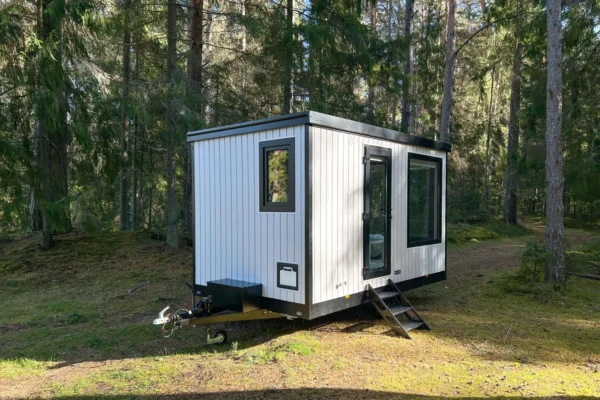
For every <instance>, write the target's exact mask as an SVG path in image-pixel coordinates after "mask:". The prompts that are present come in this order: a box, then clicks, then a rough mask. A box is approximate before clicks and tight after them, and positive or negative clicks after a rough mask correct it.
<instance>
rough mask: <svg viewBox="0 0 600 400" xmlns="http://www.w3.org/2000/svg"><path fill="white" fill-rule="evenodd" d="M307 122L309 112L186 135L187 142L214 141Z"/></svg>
mask: <svg viewBox="0 0 600 400" xmlns="http://www.w3.org/2000/svg"><path fill="white" fill-rule="evenodd" d="M308 122H309V112H308V111H303V112H299V113H294V114H286V115H279V116H276V117H271V118H264V119H259V120H256V121H248V122H241V123H239V124H233V125H225V126H220V127H216V128H209V129H203V130H200V131H192V132H188V133H187V141H188V142H195V141H197V140H207V139H214V138H218V137H224V136H234V135H242V134H244V133H251V132H258V131H263V130H268V129H277V128H283V127H286V126H292V125H302V124H306V123H308Z"/></svg>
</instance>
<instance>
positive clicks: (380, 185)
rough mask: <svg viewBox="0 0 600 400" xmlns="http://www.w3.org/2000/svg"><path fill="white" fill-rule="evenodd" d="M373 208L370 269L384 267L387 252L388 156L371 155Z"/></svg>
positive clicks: (371, 270)
mask: <svg viewBox="0 0 600 400" xmlns="http://www.w3.org/2000/svg"><path fill="white" fill-rule="evenodd" d="M369 162H370V163H371V165H370V167H371V168H370V183H371V210H370V218H369V270H370V272H374V271H377V270H381V269H384V268H385V267H386V265H385V261H386V260H385V254H386V250H387V249H386V240H385V239H386V238H385V235H386V227H387V223H388V222H387V216H388V212H389V207H388V204H387V198H388V196H387V190H388V188H387V178H386V170H387V168H386V158H385V157H374V156H371V157H370V159H369Z"/></svg>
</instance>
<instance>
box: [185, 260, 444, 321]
mask: <svg viewBox="0 0 600 400" xmlns="http://www.w3.org/2000/svg"><path fill="white" fill-rule="evenodd" d="M443 280H446V271H442V272H438V273H435V274H431V275H429V276H428V277H425V276H421V277H419V278H414V279H410V280H408V281H403V282H400V283H397V284H396V286H398V288H399V289H400V290H401V291H403V292H404V291H407V290H410V289H416V288H418V287H421V286H426V285H429V284H432V283H436V282H440V281H443ZM383 288H384V286H382V287H380V288H375V290H377V291H381V290H383ZM194 290H195V293H196V294H200V295H201V296H207V295H209V294H210V295H212V296H213V297H215V298H216V297H217V296H219V295H223V293H211V292H210V290H209V288H208V287H207V286H202V285H195V287H194ZM198 292H200V293H198ZM370 301H371V300H370V299H369V298H368V296H367V292H366V291H365V292H361V293H355V294H353V295H350V296H348V297H340V298H337V299H333V300H329V301H324V302H322V303H318V304H313V305H311V306H310V307H309V306H306V305H304V304H298V303H291V302H289V301H282V300H276V299H269V298H266V297H262V298H261V304H260V306H261V308H263V309H266V310H270V311H273V312H277V313H281V314H286V315H289V316H292V317H297V318H301V319H315V318H319V317H323V316H325V315H328V314H332V313H334V312H338V311H342V310H346V309H348V308H352V307H356V306H359V305H361V304H364V303H368V302H370Z"/></svg>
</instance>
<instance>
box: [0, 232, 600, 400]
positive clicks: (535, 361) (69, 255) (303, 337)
mask: <svg viewBox="0 0 600 400" xmlns="http://www.w3.org/2000/svg"><path fill="white" fill-rule="evenodd" d="M532 232H533V233H529V234H528V235H527V236H520V237H513V238H510V239H504V240H489V241H485V242H479V243H470V244H468V245H465V246H455V247H453V248H452V249H451V251H450V254H449V256H448V280H447V281H445V282H440V283H437V284H434V285H431V286H428V287H423V288H420V289H417V290H413V291H411V292H409V293H408V297H409V299H410V300H411V301H412V302H413V304H414V305H415V306H416V308H417V309H418V310H419V311H420V312H421V313H422V315H423V317H424V318H425V319H426V320H427V321H428V322H429V323H430V324H431V325H432V327H433V330H432V331H431V332H427V331H418V332H415V333H414V335H413V337H414V339H413V340H405V339H401V338H398V337H396V336H394V335H393V334H391V333H390V332H389V329H388V328H387V326H386V325H385V324H384V323H383V321H382V320H380V319H379V318H378V316H377V315H376V314H375V312H374V311H373V310H372V309H371V308H370V307H369V306H365V307H359V308H357V309H353V310H349V311H345V312H342V313H338V314H335V315H332V316H328V317H325V318H322V319H318V320H315V321H310V322H309V321H298V320H296V321H291V322H290V321H287V320H271V321H261V322H251V323H240V324H234V325H229V326H227V332H228V334H229V340H230V342H234V343H235V344H232V343H229V344H226V345H223V346H205V345H204V340H205V334H204V329H203V328H197V329H193V328H188V329H183V330H180V331H177V332H175V334H174V336H173V337H171V338H169V339H164V338H162V337H161V335H160V332H159V328H157V327H155V326H152V325H151V321H152V319H153V318H154V317H155V316H156V314H157V312H158V311H159V310H160V309H162V308H163V307H164V305H166V304H170V305H171V306H173V307H180V306H181V307H190V306H191V304H190V303H191V296H190V295H189V289H188V288H187V286H185V284H184V282H185V281H191V279H192V276H191V268H190V265H191V258H192V253H191V249H189V248H185V249H181V250H179V251H176V252H175V251H171V250H169V249H167V248H165V247H164V246H163V245H162V243H160V242H157V241H152V240H150V239H149V237H148V235H147V234H142V233H137V234H134V233H103V234H99V235H96V236H87V235H83V234H79V233H72V234H68V235H64V236H62V237H59V238H58V242H57V245H56V246H55V248H53V249H52V250H50V251H48V252H46V253H41V252H40V251H38V250H37V249H36V245H35V240H34V239H24V240H22V241H19V242H14V243H11V244H8V245H5V246H4V247H3V248H0V273H1V274H2V277H3V278H2V279H1V280H0V304H2V306H3V312H2V314H1V315H0V336H1V338H2V340H1V342H0V398H27V397H59V398H61V397H62V398H99V397H100V398H120V399H125V398H131V397H137V396H141V397H143V398H148V399H155V398H156V399H157V398H169V397H172V398H179V397H182V396H183V397H190V398H191V397H195V396H197V395H201V394H210V396H209V397H215V398H216V397H229V398H257V399H258V398H286V399H288V398H340V399H342V398H369V399H383V398H400V397H407V398H418V399H427V398H435V397H457V398H461V397H471V398H473V397H477V398H481V397H493V396H498V397H535V398H546V397H552V396H557V397H573V396H580V397H581V398H591V397H600V334H599V332H600V282H598V281H593V280H588V279H582V278H576V277H571V278H570V279H569V282H568V288H567V290H566V291H565V292H563V293H561V294H556V295H553V296H552V297H551V298H550V299H547V300H546V302H541V301H539V300H538V299H536V298H535V296H533V295H527V294H522V295H517V294H514V293H510V292H508V291H507V285H506V282H507V281H510V279H513V276H514V270H515V267H516V266H517V265H518V257H519V254H520V252H521V251H522V249H523V245H524V243H525V242H526V241H531V240H534V239H536V238H537V239H539V238H540V234H539V230H535V229H534V230H533V231H532ZM567 238H568V239H569V241H570V243H571V248H572V251H571V252H570V254H569V260H570V262H571V263H573V264H577V266H574V268H575V267H577V268H578V270H581V268H584V267H582V266H591V267H590V268H595V265H597V264H595V263H597V262H598V261H600V260H597V259H595V260H594V259H592V258H590V257H597V255H598V254H600V253H598V252H593V251H588V248H589V247H590V246H598V244H597V243H598V242H597V241H598V236H597V235H594V234H591V233H589V232H585V231H576V230H568V234H567ZM599 248H600V247H599ZM147 281H149V284H146V285H140V284H143V283H145V282H147ZM138 286H139V288H138ZM133 288H137V289H136V290H135V291H133V292H131V293H130V292H129V290H130V289H133ZM411 334H412V333H411Z"/></svg>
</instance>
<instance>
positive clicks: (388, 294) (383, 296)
mask: <svg viewBox="0 0 600 400" xmlns="http://www.w3.org/2000/svg"><path fill="white" fill-rule="evenodd" d="M368 290H369V296H370V298H371V302H372V303H373V306H375V308H376V309H377V311H378V312H379V314H380V315H381V317H382V318H383V319H384V320H385V322H387V324H388V325H389V326H390V328H392V330H393V331H394V332H395V333H396V334H397V335H400V336H403V337H405V338H406V339H410V338H411V337H410V335H409V333H408V332H410V331H412V330H413V329H426V330H428V331H430V330H431V327H430V326H429V324H428V323H427V322H425V320H424V319H423V318H421V316H420V315H419V313H418V312H417V310H415V308H414V307H413V306H412V305H411V304H410V302H409V301H408V299H407V298H406V296H404V294H402V292H401V291H400V289H398V287H397V286H396V285H395V284H394V282H393V281H392V280H391V279H388V284H387V286H386V287H385V288H384V291H383V292H379V293H377V292H376V291H375V289H373V287H372V286H371V285H368Z"/></svg>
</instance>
